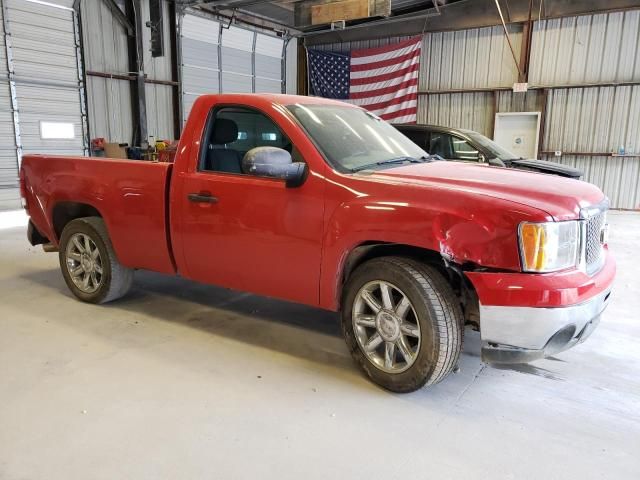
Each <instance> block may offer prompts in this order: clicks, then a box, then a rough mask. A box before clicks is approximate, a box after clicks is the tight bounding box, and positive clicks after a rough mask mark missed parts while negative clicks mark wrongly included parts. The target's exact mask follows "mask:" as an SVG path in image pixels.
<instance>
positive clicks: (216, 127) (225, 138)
mask: <svg viewBox="0 0 640 480" xmlns="http://www.w3.org/2000/svg"><path fill="white" fill-rule="evenodd" d="M237 139H238V125H236V122H234V121H233V120H229V119H228V118H217V119H216V121H215V123H214V124H213V143H214V144H215V145H223V144H225V143H232V142H235V141H236V140H237Z"/></svg>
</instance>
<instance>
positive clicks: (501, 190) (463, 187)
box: [358, 161, 604, 221]
mask: <svg viewBox="0 0 640 480" xmlns="http://www.w3.org/2000/svg"><path fill="white" fill-rule="evenodd" d="M358 175H367V176H368V177H369V178H371V179H372V180H377V181H385V182H390V183H391V182H393V183H400V184H402V183H404V184H407V183H408V184H411V185H416V186H423V187H425V188H447V189H454V190H460V191H464V192H468V193H475V194H478V195H484V196H490V197H493V198H499V199H503V200H508V201H511V202H515V203H519V204H522V205H527V206H529V207H534V208H537V209H539V210H542V211H544V212H546V213H547V214H548V215H550V216H552V217H553V218H554V219H555V220H558V221H560V220H571V219H576V218H578V216H579V212H580V209H581V208H584V207H588V206H591V205H596V204H599V203H601V202H602V201H603V200H604V194H603V193H602V191H600V189H599V188H598V187H596V186H595V185H592V184H590V183H587V182H583V181H580V180H574V179H570V178H563V177H558V176H549V175H543V174H539V173H534V172H526V171H521V170H515V169H508V168H500V167H489V166H482V165H474V164H468V163H457V162H437V161H436V162H429V163H420V164H415V163H414V164H408V165H401V166H397V167H394V168H389V169H386V170H378V171H371V170H369V171H363V172H361V173H359V174H358Z"/></svg>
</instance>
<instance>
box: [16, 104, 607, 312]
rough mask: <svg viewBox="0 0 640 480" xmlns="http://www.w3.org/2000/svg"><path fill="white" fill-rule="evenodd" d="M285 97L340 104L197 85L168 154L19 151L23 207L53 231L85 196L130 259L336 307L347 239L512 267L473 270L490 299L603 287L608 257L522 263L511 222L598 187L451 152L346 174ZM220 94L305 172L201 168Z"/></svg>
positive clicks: (529, 301)
mask: <svg viewBox="0 0 640 480" xmlns="http://www.w3.org/2000/svg"><path fill="white" fill-rule="evenodd" d="M293 103H304V104H335V103H338V104H340V105H345V104H343V103H341V102H335V101H333V100H326V99H320V98H315V97H296V96H285V95H249V94H247V95H241V94H236V95H207V96H202V97H200V98H199V99H198V100H196V102H195V103H194V105H193V107H192V110H191V114H190V116H189V119H188V121H187V123H186V125H185V128H184V133H183V137H182V138H181V140H180V143H179V145H178V148H177V151H176V155H175V159H174V163H173V165H169V164H150V163H146V162H139V161H125V160H122V161H121V160H106V159H93V158H91V159H86V158H73V157H39V156H25V158H24V162H23V168H24V174H25V178H26V184H27V190H28V193H27V196H28V198H27V200H28V203H29V214H30V215H31V218H32V220H33V222H34V223H35V225H36V226H37V228H38V229H39V230H40V231H41V232H42V233H43V234H45V235H47V236H49V237H50V238H51V239H52V240H54V241H57V240H56V239H55V235H54V234H53V232H52V226H51V219H52V211H53V207H54V205H55V204H56V203H57V202H60V201H75V202H83V203H87V204H89V205H93V206H94V207H95V208H96V209H98V210H99V211H100V213H101V214H102V215H103V217H104V218H105V221H106V223H107V226H108V229H109V233H110V235H111V236H112V238H113V244H114V247H115V249H116V253H117V254H118V257H119V258H120V260H121V261H122V262H123V263H124V264H125V265H127V266H131V267H136V268H146V269H149V270H155V271H159V272H175V271H177V272H178V273H180V274H181V275H183V276H185V277H188V278H191V279H194V280H198V281H201V282H205V283H212V284H217V285H221V286H225V287H230V288H236V289H240V290H246V291H250V292H254V293H258V294H263V295H269V296H273V297H278V298H282V299H285V300H291V301H296V302H301V303H305V304H309V305H314V306H320V307H322V308H326V309H331V310H335V309H337V308H338V306H339V298H340V291H341V281H342V272H343V268H344V263H345V260H346V258H347V256H348V254H349V252H351V251H352V250H353V249H354V248H355V247H357V246H359V245H362V244H364V243H370V242H386V243H401V244H405V245H410V246H414V247H419V248H424V249H430V250H433V251H435V252H438V253H440V254H442V255H444V256H445V257H446V258H448V259H449V260H451V261H453V262H456V263H458V264H475V265H479V266H483V267H487V268H493V269H500V270H503V271H508V272H513V273H503V274H497V273H496V274H487V273H483V274H475V273H474V274H469V275H468V276H469V278H470V280H471V281H472V282H473V284H474V285H475V286H476V288H477V289H478V293H479V294H481V296H480V298H481V301H482V302H483V303H484V304H487V305H494V304H495V305H503V304H508V305H513V304H522V305H523V306H525V305H527V306H528V305H536V306H544V305H552V304H553V305H556V306H558V305H564V304H565V303H567V304H568V303H575V302H577V301H580V300H581V299H583V298H586V297H588V296H590V295H591V294H594V293H596V290H598V289H600V288H601V287H602V288H605V287H603V285H604V284H605V283H607V281H608V279H610V277H612V275H613V272H614V271H615V267H613V270H612V269H611V266H610V264H609V262H608V263H607V265H608V266H607V267H606V268H605V269H604V270H603V272H601V273H600V274H598V275H597V276H595V277H593V278H592V279H588V278H585V277H586V276H584V275H583V274H581V273H579V272H568V273H560V274H548V275H530V274H522V273H519V272H520V258H519V253H518V245H517V227H518V224H519V223H520V222H522V221H551V220H566V219H575V218H577V216H578V211H579V209H580V208H581V207H583V206H587V205H592V204H597V203H599V202H600V201H602V199H603V198H604V196H603V194H602V192H600V190H598V189H597V188H596V187H594V186H592V185H589V184H586V183H584V182H579V181H576V180H566V179H562V178H560V177H551V176H547V175H540V174H535V173H529V172H522V171H517V170H509V169H501V168H491V167H484V166H479V165H469V164H462V163H450V162H433V163H426V164H412V165H408V166H398V167H395V168H389V169H386V170H383V171H378V172H376V173H373V174H370V173H369V174H367V173H364V172H362V173H359V174H354V175H345V174H341V173H338V172H336V171H335V170H333V169H332V168H331V167H330V166H329V165H328V164H327V163H326V161H325V160H324V158H323V156H322V154H321V153H320V152H319V151H318V149H317V148H316V147H315V145H314V143H313V142H312V140H311V139H310V138H309V137H308V136H307V134H306V132H305V131H304V130H303V129H302V128H301V127H300V125H299V124H298V123H297V121H296V120H295V119H294V118H293V116H292V115H291V114H290V113H289V111H288V110H287V109H286V108H284V106H285V105H288V104H293ZM216 105H239V106H245V107H251V108H254V109H257V110H260V111H261V112H263V113H264V114H265V115H267V116H268V117H270V118H271V119H272V120H273V121H274V122H275V123H277V124H278V126H279V127H280V128H281V130H282V131H283V132H284V133H285V134H286V135H287V137H288V138H289V139H290V140H291V142H292V143H293V145H294V146H295V147H296V149H297V150H298V151H299V152H301V154H302V156H303V157H304V160H305V162H306V163H307V165H308V167H309V176H308V178H307V180H306V181H305V183H304V184H303V185H302V186H300V187H298V188H286V187H285V185H284V183H283V182H280V181H276V180H271V179H264V178H258V177H252V176H248V175H235V174H225V173H216V172H199V171H198V169H197V161H198V155H199V151H200V146H201V145H200V143H201V138H202V136H203V132H204V128H205V124H206V119H207V117H208V115H209V112H210V111H211V108H212V107H214V106H216ZM351 108H357V107H351ZM167 192H169V193H168V196H167ZM201 192H209V193H211V194H212V195H214V196H215V197H217V198H218V203H215V204H201V203H191V202H189V201H188V199H187V195H188V194H190V193H201ZM167 213H168V215H167ZM167 218H169V219H170V220H169V225H167ZM52 235H53V236H52ZM143 240H144V241H143ZM174 261H175V268H174ZM504 282H511V283H510V284H511V285H520V284H519V283H514V282H521V284H522V285H521V286H522V289H521V290H522V291H521V292H516V291H515V290H514V291H513V292H512V291H510V290H509V289H506V288H503V285H504ZM491 302H494V303H491ZM495 302H497V303H495ZM505 302H506V303H505ZM513 302H515V303H513ZM518 302H520V303H518Z"/></svg>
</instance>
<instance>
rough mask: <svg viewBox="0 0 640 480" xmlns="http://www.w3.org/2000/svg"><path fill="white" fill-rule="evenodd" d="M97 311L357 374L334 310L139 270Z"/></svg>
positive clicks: (48, 278) (475, 353)
mask: <svg viewBox="0 0 640 480" xmlns="http://www.w3.org/2000/svg"><path fill="white" fill-rule="evenodd" d="M22 278H23V279H25V280H27V281H29V282H34V283H37V284H38V285H41V286H43V287H45V288H48V289H53V290H57V291H58V292H60V293H61V294H62V295H64V296H66V297H68V298H70V299H74V300H75V298H74V297H73V295H72V294H71V292H69V290H68V289H67V286H66V285H65V283H64V280H63V279H62V276H61V274H60V272H59V270H57V269H50V270H40V271H33V272H30V273H28V274H24V275H23V276H22ZM97 308H101V309H102V308H104V309H109V310H113V311H114V312H117V311H122V312H129V313H136V314H142V315H144V316H145V317H147V318H152V319H153V318H155V319H160V320H164V321H169V322H173V323H177V324H182V325H185V326H188V327H192V328H198V329H201V330H203V331H205V332H208V333H211V334H213V335H218V336H221V337H225V338H230V339H233V340H235V341H239V342H242V343H246V344H251V345H255V346H258V347H261V348H266V349H270V350H273V351H277V352H281V353H285V354H288V355H293V356H296V357H299V358H302V359H304V360H309V361H313V362H316V363H320V364H323V365H327V366H334V367H338V368H341V369H347V370H351V371H353V372H354V373H355V372H356V371H357V368H356V367H355V365H354V364H353V361H352V359H351V356H350V355H349V352H348V350H347V347H346V345H345V343H344V340H343V338H342V333H341V329H340V318H339V315H338V314H337V313H334V312H328V311H325V310H321V309H317V308H312V307H308V306H305V305H300V304H295V303H289V302H285V301H280V300H275V299H271V298H266V297H260V296H256V295H252V294H248V293H242V292H237V291H233V290H228V289H225V288H220V287H214V286H210V285H204V284H200V283H196V282H192V281H190V280H186V279H183V278H180V277H175V276H170V275H163V274H158V273H154V272H147V271H138V272H136V274H135V281H134V286H133V288H132V290H131V291H130V292H129V294H128V295H127V296H126V297H124V298H122V299H120V300H117V301H115V302H113V303H110V304H107V305H101V306H99V307H97ZM465 336H466V338H465V345H464V351H463V357H465V359H466V360H464V361H465V362H466V363H467V364H469V365H468V366H470V367H472V368H473V369H476V368H478V367H479V365H480V358H479V351H480V344H479V335H478V334H477V333H476V332H472V331H470V330H467V331H466V332H465ZM461 361H463V359H461ZM471 363H472V364H473V366H471V365H470V364H471ZM476 364H477V365H476ZM522 373H525V372H522Z"/></svg>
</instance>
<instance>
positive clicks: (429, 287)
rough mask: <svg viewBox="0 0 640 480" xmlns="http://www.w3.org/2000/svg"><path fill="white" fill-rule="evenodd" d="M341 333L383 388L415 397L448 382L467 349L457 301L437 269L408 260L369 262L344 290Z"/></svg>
mask: <svg viewBox="0 0 640 480" xmlns="http://www.w3.org/2000/svg"><path fill="white" fill-rule="evenodd" d="M342 305H343V310H342V330H343V333H344V336H345V339H346V342H347V345H348V346H349V348H350V350H351V353H352V356H353V358H354V359H355V360H356V362H357V363H358V364H359V365H360V366H361V367H362V369H363V370H364V371H365V373H366V374H367V375H368V376H369V377H370V378H371V379H372V380H373V381H374V382H375V383H377V384H378V385H381V386H382V387H384V388H386V389H388V390H391V391H394V392H399V393H404V392H411V391H414V390H417V389H419V388H421V387H422V386H424V385H426V384H428V385H431V384H434V383H437V382H439V381H440V380H442V379H443V378H444V377H446V376H447V375H448V374H449V372H450V371H451V370H452V369H453V368H454V367H455V365H456V364H457V362H458V358H459V356H460V351H461V349H462V334H463V321H462V312H461V309H460V305H459V302H458V299H457V297H456V295H455V293H454V292H453V290H452V289H451V286H450V285H449V283H448V282H447V281H446V280H445V279H444V277H443V276H442V275H441V274H440V272H438V270H437V269H435V268H434V267H431V266H428V265H426V264H423V263H421V262H418V261H415V260H413V259H409V258H403V257H382V258H376V259H373V260H370V261H368V262H366V263H364V264H363V265H361V266H360V267H358V268H357V269H356V271H355V272H354V273H353V274H352V275H351V277H350V279H349V281H348V282H347V285H346V287H345V293H344V297H343V304H342Z"/></svg>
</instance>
